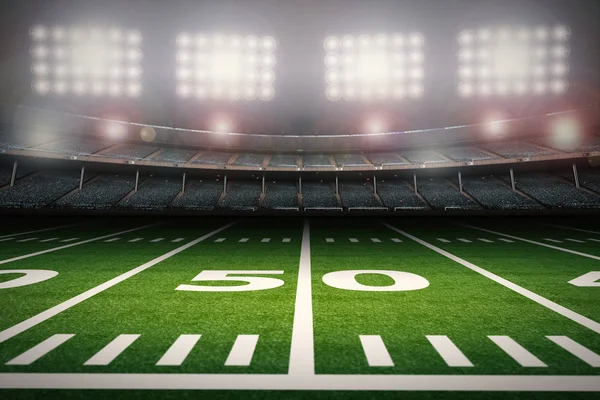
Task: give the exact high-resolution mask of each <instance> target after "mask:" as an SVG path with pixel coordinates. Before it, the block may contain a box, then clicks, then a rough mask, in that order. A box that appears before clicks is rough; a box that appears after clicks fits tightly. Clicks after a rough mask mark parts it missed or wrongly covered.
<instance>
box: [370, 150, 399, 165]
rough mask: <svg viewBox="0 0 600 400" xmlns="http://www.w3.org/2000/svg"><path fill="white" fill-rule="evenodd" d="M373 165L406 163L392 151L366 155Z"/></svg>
mask: <svg viewBox="0 0 600 400" xmlns="http://www.w3.org/2000/svg"><path fill="white" fill-rule="evenodd" d="M367 157H368V158H369V160H371V163H373V165H407V164H408V163H407V162H406V161H404V160H402V159H401V158H400V157H398V155H397V154H394V153H374V154H369V155H368V156H367Z"/></svg>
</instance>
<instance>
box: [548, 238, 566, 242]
mask: <svg viewBox="0 0 600 400" xmlns="http://www.w3.org/2000/svg"><path fill="white" fill-rule="evenodd" d="M544 240H545V241H547V242H552V243H562V241H561V240H556V239H549V238H544Z"/></svg>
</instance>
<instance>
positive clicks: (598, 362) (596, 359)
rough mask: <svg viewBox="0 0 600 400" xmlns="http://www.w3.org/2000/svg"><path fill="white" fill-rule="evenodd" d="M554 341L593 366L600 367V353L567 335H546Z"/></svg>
mask: <svg viewBox="0 0 600 400" xmlns="http://www.w3.org/2000/svg"><path fill="white" fill-rule="evenodd" d="M546 337H547V338H548V339H550V340H552V341H553V342H554V343H556V344H557V345H559V346H560V347H562V348H563V349H565V350H566V351H568V352H569V353H571V354H573V355H574V356H575V357H577V358H579V359H580V360H581V361H583V362H585V363H587V364H589V365H590V366H591V367H596V368H597V367H600V355H598V354H596V353H594V352H593V351H591V350H590V349H588V348H587V347H585V346H582V345H580V344H579V343H577V342H576V341H574V340H573V339H571V338H570V337H567V336H546Z"/></svg>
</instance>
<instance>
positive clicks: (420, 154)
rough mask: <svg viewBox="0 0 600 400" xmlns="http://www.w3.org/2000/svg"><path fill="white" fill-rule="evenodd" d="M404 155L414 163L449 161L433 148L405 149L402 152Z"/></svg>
mask: <svg viewBox="0 0 600 400" xmlns="http://www.w3.org/2000/svg"><path fill="white" fill-rule="evenodd" d="M402 155H403V156H404V158H406V159H407V160H408V161H410V162H411V163H414V164H431V163H441V162H447V161H448V160H446V159H445V158H443V157H442V156H441V155H439V154H437V153H436V152H434V151H433V150H415V151H405V152H403V153H402Z"/></svg>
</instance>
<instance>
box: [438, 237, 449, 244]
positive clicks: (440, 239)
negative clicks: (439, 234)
mask: <svg viewBox="0 0 600 400" xmlns="http://www.w3.org/2000/svg"><path fill="white" fill-rule="evenodd" d="M438 240H439V241H440V242H442V243H450V241H449V240H448V239H444V238H438Z"/></svg>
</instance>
